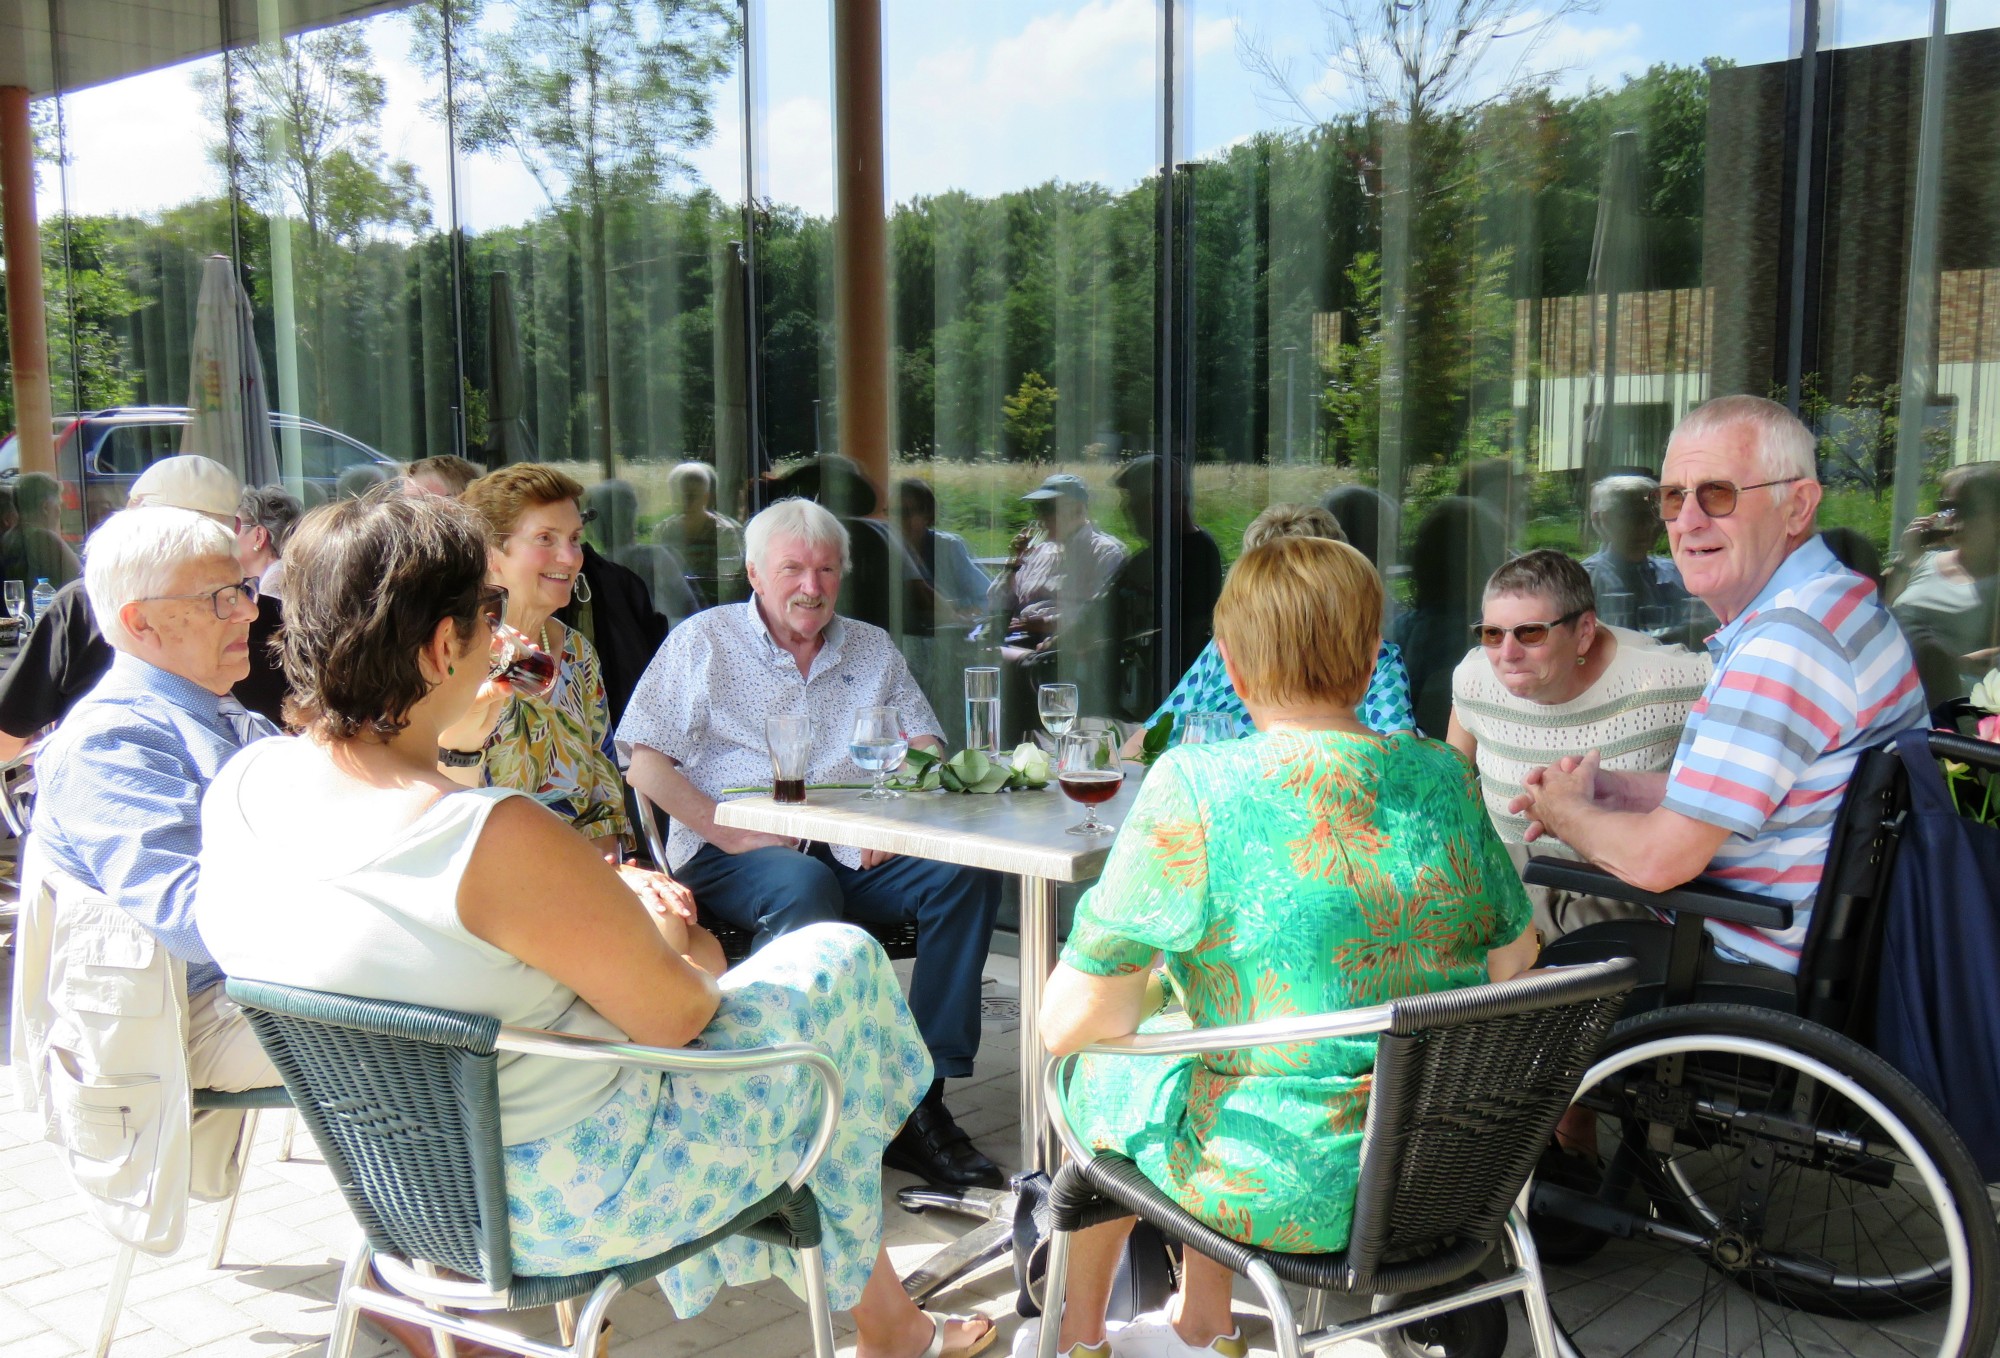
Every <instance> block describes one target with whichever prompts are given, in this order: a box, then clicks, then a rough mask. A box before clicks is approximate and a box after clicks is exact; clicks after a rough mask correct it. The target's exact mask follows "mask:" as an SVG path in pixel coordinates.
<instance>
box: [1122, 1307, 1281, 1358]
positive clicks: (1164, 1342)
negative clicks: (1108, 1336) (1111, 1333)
mask: <svg viewBox="0 0 2000 1358" xmlns="http://www.w3.org/2000/svg"><path fill="white" fill-rule="evenodd" d="M1108 1328H1109V1327H1107V1329H1108ZM1112 1352H1113V1353H1114V1354H1115V1355H1116V1358H1246V1355H1248V1354H1249V1352H1250V1342H1249V1341H1248V1340H1246V1339H1245V1338H1244V1337H1243V1327H1242V1326H1241V1325H1238V1326H1237V1327H1236V1330H1235V1333H1233V1334H1225V1335H1222V1336H1220V1337H1218V1338H1217V1339H1215V1340H1214V1341H1213V1342H1212V1343H1208V1344H1204V1345H1202V1346H1201V1347H1199V1348H1197V1347H1196V1346H1194V1345H1193V1344H1190V1343H1188V1342H1187V1341H1186V1340H1185V1339H1182V1338H1181V1336H1180V1331H1178V1330H1176V1329H1175V1328H1174V1323H1173V1322H1172V1321H1171V1320H1169V1319H1167V1313H1166V1312H1165V1311H1142V1312H1141V1313H1139V1314H1138V1315H1136V1316H1133V1317H1132V1319H1131V1320H1129V1321H1127V1322H1126V1323H1125V1324H1124V1325H1122V1326H1120V1327H1119V1329H1118V1338H1117V1341H1116V1342H1115V1343H1114V1344H1113V1345H1112Z"/></svg>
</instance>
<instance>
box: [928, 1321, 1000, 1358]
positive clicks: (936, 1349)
mask: <svg viewBox="0 0 2000 1358" xmlns="http://www.w3.org/2000/svg"><path fill="white" fill-rule="evenodd" d="M924 1315H925V1316H926V1317H927V1318H928V1319H929V1320H930V1322H931V1342H930V1343H929V1344H928V1345H927V1346H926V1347H925V1349H924V1351H923V1353H922V1354H921V1355H920V1358H944V1327H945V1326H947V1325H949V1324H951V1323H952V1322H953V1321H954V1320H957V1321H963V1322H965V1323H967V1324H970V1323H971V1322H973V1321H975V1320H984V1321H985V1322H986V1333H984V1334H982V1335H980V1336H979V1338H977V1339H975V1340H973V1341H972V1345H971V1347H970V1348H966V1349H961V1350H960V1351H959V1352H958V1353H957V1354H955V1355H954V1358H972V1355H973V1354H975V1353H980V1352H983V1351H984V1350H985V1348H986V1346H987V1345H988V1344H991V1343H992V1342H993V1341H994V1339H995V1338H996V1337H998V1335H999V1333H1000V1327H999V1326H998V1325H996V1324H994V1323H993V1321H992V1319H991V1318H990V1317H987V1316H981V1315H970V1316H960V1315H948V1314H946V1313H945V1312H943V1311H926V1312H924Z"/></svg>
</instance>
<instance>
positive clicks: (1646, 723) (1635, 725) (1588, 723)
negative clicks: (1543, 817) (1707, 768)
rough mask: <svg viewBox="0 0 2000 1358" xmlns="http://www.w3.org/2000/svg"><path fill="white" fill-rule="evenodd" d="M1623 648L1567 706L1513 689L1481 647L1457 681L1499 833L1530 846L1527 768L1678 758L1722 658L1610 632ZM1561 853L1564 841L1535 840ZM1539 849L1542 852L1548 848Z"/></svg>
mask: <svg viewBox="0 0 2000 1358" xmlns="http://www.w3.org/2000/svg"><path fill="white" fill-rule="evenodd" d="M1601 630H1603V631H1605V632H1609V633H1610V634H1611V635H1612V636H1613V637H1614V638H1616V640H1617V643H1618V648H1617V650H1616V651H1615V652H1614V653H1613V654H1612V657H1611V663H1610V664H1609V665H1608V666H1606V667H1605V670H1604V673H1603V674H1602V675H1600V676H1599V677H1598V680H1597V682H1596V683H1594V684H1592V685H1591V686H1590V687H1589V688H1587V689H1585V690H1584V691H1583V692H1582V693H1580V694H1578V695H1577V696H1576V697H1574V698H1572V699H1570V701H1568V702H1566V703H1537V702H1531V701H1529V700H1528V699H1526V698H1517V697H1515V696H1514V695H1513V694H1511V693H1509V692H1508V691H1507V689H1506V687H1505V686H1504V685H1502V684H1501V682H1500V680H1499V679H1498V678H1497V677H1496V676H1495V675H1494V673H1493V666H1492V664H1491V662H1489V661H1488V660H1487V658H1486V652H1485V651H1484V649H1482V648H1480V647H1474V648H1473V649H1472V650H1471V651H1470V652H1468V653H1467V655H1466V657H1465V659H1463V660H1461V661H1460V662H1459V664H1458V668H1457V670H1455V671H1454V672H1453V673H1452V676H1451V702H1452V710H1453V711H1454V712H1456V713H1457V715H1458V724H1459V725H1460V726H1462V727H1464V728H1465V729H1466V730H1467V731H1468V732H1470V733H1471V735H1472V738H1473V739H1474V740H1476V741H1478V742H1479V749H1478V760H1477V762H1478V765H1479V784H1480V788H1481V790H1482V791H1483V793H1484V794H1485V797H1486V812H1487V814H1488V815H1489V816H1491V817H1492V818H1493V828H1494V829H1496V830H1498V831H1499V832H1500V838H1501V839H1503V840H1505V841H1506V842H1507V843H1509V844H1519V843H1521V842H1522V840H1521V835H1522V831H1523V830H1524V829H1525V828H1526V826H1527V822H1526V821H1525V820H1524V819H1523V818H1521V817H1520V816H1512V815H1509V814H1508V813H1507V803H1508V802H1510V801H1512V800H1513V799H1514V798H1516V797H1518V796H1520V795H1521V779H1522V778H1523V777H1524V776H1525V775H1526V774H1527V772H1528V770H1530V769H1534V768H1539V767H1541V766H1542V765H1545V764H1553V763H1555V762H1556V761H1557V760H1558V759H1561V758H1563V757H1564V756H1566V755H1577V756H1581V755H1584V754H1587V753H1589V752H1590V751H1591V750H1596V751H1597V752H1598V758H1599V759H1600V760H1601V761H1602V762H1603V766H1604V767H1605V768H1607V769H1617V770H1620V771H1623V772H1633V773H1648V772H1654V771H1659V770H1664V769H1666V768H1667V767H1668V766H1669V765H1670V764H1672V763H1673V760H1674V749H1675V747H1676V746H1678V745H1679V743H1680V738H1681V728H1682V727H1683V726H1685V725H1686V724H1687V718H1688V709H1689V708H1690V707H1692V706H1693V705H1694V702H1695V700H1696V699H1697V698H1699V697H1701V695H1702V692H1703V690H1704V689H1706V688H1707V687H1708V676H1709V673H1710V671H1711V670H1713V669H1714V668H1715V662H1714V661H1712V660H1711V659H1709V657H1708V655H1707V653H1706V652H1701V653H1697V652H1693V651H1685V650H1682V649H1681V648H1680V647H1678V646H1662V645H1661V644H1660V643H1659V642H1657V641H1654V640H1653V639H1652V638H1651V637H1649V636H1647V635H1646V634H1645V633H1643V632H1629V631H1627V630H1625V629H1624V628H1622V627H1603V628H1601ZM1536 844H1537V846H1540V848H1545V849H1546V850H1548V851H1553V852H1558V853H1560V852H1562V851H1563V850H1562V848H1561V847H1560V846H1559V845H1558V843H1557V842H1556V841H1555V840H1552V839H1543V840H1537V841H1536ZM1540 848H1538V851H1540Z"/></svg>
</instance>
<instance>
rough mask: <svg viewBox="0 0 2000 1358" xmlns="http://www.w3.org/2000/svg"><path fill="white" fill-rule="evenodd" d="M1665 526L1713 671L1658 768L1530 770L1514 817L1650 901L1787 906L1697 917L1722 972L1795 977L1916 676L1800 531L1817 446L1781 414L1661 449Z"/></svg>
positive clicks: (1911, 712) (1856, 579)
mask: <svg viewBox="0 0 2000 1358" xmlns="http://www.w3.org/2000/svg"><path fill="white" fill-rule="evenodd" d="M1660 481H1661V485H1660V514H1661V517H1662V518H1664V519H1665V520H1666V521H1667V538H1668V541H1669V542H1670V544H1671V545H1672V547H1673V553H1674V562H1675V564H1676V565H1677V566H1679V567H1680V571H1681V578H1682V580H1683V581H1684V582H1685V583H1686V585H1687V588H1688V591H1689V592H1690V593H1692V594H1694V595H1695V596H1696V597H1698V598H1699V599H1700V600H1701V601H1702V602H1703V603H1705V604H1707V605H1708V606H1709V607H1710V608H1712V609H1714V610H1715V615H1716V617H1718V618H1720V619H1721V620H1722V627H1721V629H1720V630H1719V631H1717V632H1716V633H1715V634H1714V635H1713V636H1711V637H1710V638H1709V639H1708V649H1709V652H1710V654H1711V655H1713V656H1714V657H1715V673H1714V675H1713V677H1712V678H1711V679H1710V680H1709V683H1708V688H1707V691H1706V692H1704V693H1703V694H1702V696H1701V700H1700V701H1699V702H1697V703H1696V704H1695V705H1694V708H1693V710H1692V712H1691V713H1690V714H1689V716H1688V724H1687V729H1686V730H1685V731H1683V732H1682V734H1681V740H1680V747H1679V749H1678V750H1677V751H1676V752H1675V755H1674V762H1673V766H1672V767H1671V768H1670V769H1668V770H1667V772H1666V773H1664V774H1660V773H1652V774H1645V773H1613V772H1610V771H1607V770H1603V769H1600V768H1599V767H1598V764H1597V757H1596V755H1595V754H1594V753H1593V754H1591V755H1588V756H1586V757H1585V758H1584V759H1582V760H1581V761H1577V760H1565V761H1564V762H1563V764H1561V765H1558V766H1553V767H1550V768H1547V769H1544V770H1541V771H1539V772H1538V773H1531V774H1529V775H1528V778H1527V780H1526V781H1527V783H1528V787H1527V789H1526V791H1525V792H1524V793H1523V795H1522V796H1521V797H1519V798H1517V799H1516V800H1515V802H1514V803H1513V806H1512V809H1513V810H1514V811H1516V813H1518V814H1524V815H1526V816H1527V817H1528V819H1529V820H1530V822H1531V825H1530V827H1529V830H1528V833H1527V837H1528V839H1530V840H1533V839H1535V838H1538V837H1539V836H1540V835H1542V834H1549V835H1554V836H1555V837H1557V838H1559V839H1561V840H1562V841H1563V842H1564V843H1565V844H1567V845H1569V846H1570V847H1571V848H1572V849H1574V850H1576V851H1577V852H1578V853H1580V854H1581V855H1583V857H1585V858H1587V859H1589V860H1590V861H1591V862H1593V863H1596V864H1598V865H1599V866H1601V867H1604V868H1606V869H1608V870H1610V871H1611V872H1613V873H1615V874H1616V875H1618V876H1619V877H1621V878H1623V879H1624V880H1625V881H1628V882H1630V883H1632V884H1633V885H1634V886H1638V887H1642V888H1644V889H1646V890H1648V891H1667V890H1670V889H1671V888H1673V887H1676V886H1679V885H1681V884H1682V883H1683V882H1686V881H1688V880H1689V879H1690V878H1693V877H1696V876H1700V875H1704V874H1705V875H1707V876H1710V877H1714V878H1717V879H1720V880H1721V881H1724V882H1727V883H1728V884H1729V885H1731V886H1734V887H1738V888H1740V889H1742V890H1745V891H1753V892H1757V893H1759V894H1761V895H1766V896H1770V897H1772V898H1774V899H1777V900H1781V901H1786V902H1789V903H1791V904H1792V906H1793V907H1794V912H1795V913H1794V914H1793V918H1792V927H1791V928H1789V929H1785V930H1782V931H1780V930H1769V929H1753V928H1749V927H1747V926H1744V925H1737V924H1729V923H1724V922H1722V921H1719V920H1710V921H1709V922H1708V929H1709V932H1710V933H1711V934H1713V935H1714V936H1715V939H1716V942H1717V944H1718V945H1719V946H1720V947H1721V948H1722V949H1723V950H1724V951H1725V953H1727V954H1729V955H1731V956H1733V957H1734V958H1735V959H1738V960H1743V961H1749V962H1755V963H1760V964H1762V965H1764V966H1769V967H1776V968H1778V969H1780V970H1783V971H1789V972H1796V971H1797V970H1798V967H1799V950H1800V948H1801V946H1802V945H1803V944H1804V941H1805V936H1806V927H1807V925H1808V924H1809V923H1810V917H1811V905H1812V900H1813V896H1814V894H1815V892H1816V891H1817V890H1818V888H1819V879H1820V874H1821V871H1822V869H1823V868H1824V866H1825V863H1826V852H1827V846H1828V844H1829V842H1830V841H1831V839H1832V836H1833V821H1834V816H1835V814H1836V813H1837V811H1838V808H1839V805H1840V797H1841V794H1842V792H1844V791H1845V790H1846V787H1847V782H1848V778H1849V777H1850V775H1851V774H1852V772H1853V769H1854V763H1855V760H1856V759H1857V758H1858V757H1859V755H1860V753H1861V751H1862V750H1864V749H1867V748H1868V747H1869V746H1871V745H1875V744H1878V743H1880V742H1881V741H1883V740H1886V739H1887V738H1888V737H1890V736H1891V735H1894V734H1895V733H1896V732H1898V731H1901V730H1904V729H1906V728H1908V727H1911V726H1916V725H1918V724H1920V723H1921V722H1922V721H1923V720H1924V704H1923V690H1922V688H1921V686H1920V685H1919V683H1918V681H1917V669H1916V661H1915V659H1914V657H1913V656H1912V655H1911V652H1910V647H1909V645H1908V643H1907V642H1905V641H1904V639H1903V634H1902V633H1901V631H1899V630H1898V629H1897V627H1896V624H1895V622H1894V620H1893V619H1891V617H1890V616H1889V612H1888V610H1887V609H1886V608H1884V607H1883V606H1882V601H1881V599H1880V598H1878V597H1877V595H1876V592H1875V587H1874V585H1872V584H1870V583H1869V582H1868V581H1867V580H1865V579H1863V578H1862V577H1861V576H1859V575H1856V574H1854V573H1853V572H1852V571H1849V570H1848V569H1846V568H1845V567H1844V566H1842V565H1840V563H1839V562H1837V561H1835V560H1834V557H1833V553H1832V552H1830V551H1828V550H1827V548H1826V545H1825V544H1824V543H1823V542H1821V541H1820V538H1819V534H1818V532H1817V530H1816V529H1815V527H1814V523H1813V517H1814V515H1815V513H1816V512H1817V511H1818V509H1819V501H1820V485H1819V478H1818V472H1817V469H1816V459H1815V456H1814V443H1813V436H1812V433H1811V431H1809V430H1808V429H1807V428H1806V427H1805V426H1804V425H1803V424H1801V423H1799V421H1798V418H1797V417H1796V416H1794V415H1793V414H1792V413H1791V412H1790V411H1788V410H1786V409H1785V408H1784V407H1783V406H1781V405H1779V404H1777V403H1776V402H1774V401H1767V400H1764V399H1763V398H1761V397H1757V396H1724V397H1719V398H1718V399H1716V400H1713V401H1709V402H1707V403H1706V404H1704V405H1702V406H1700V407H1698V408H1696V409H1695V410H1693V411H1690V412H1689V413H1688V415H1687V417H1686V418H1685V419H1683V420H1682V421H1681V423H1680V425H1679V426H1678V427H1677V428H1676V429H1675V430H1674V434H1673V438H1672V439H1671V440H1670V441H1669V442H1668V444H1667V457H1666V465H1665V467H1664V469H1663V470H1662V472H1661V477H1660Z"/></svg>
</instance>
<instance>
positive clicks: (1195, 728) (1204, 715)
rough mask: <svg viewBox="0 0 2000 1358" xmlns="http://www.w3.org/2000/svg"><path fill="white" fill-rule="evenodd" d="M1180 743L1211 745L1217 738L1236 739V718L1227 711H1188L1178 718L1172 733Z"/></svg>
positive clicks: (1177, 742)
mask: <svg viewBox="0 0 2000 1358" xmlns="http://www.w3.org/2000/svg"><path fill="white" fill-rule="evenodd" d="M1174 734H1175V735H1176V736H1177V737H1178V739H1177V740H1176V742H1175V743H1176V744H1180V745H1213V744H1215V743H1216V742H1217V741H1219V740H1234V739H1236V718H1234V717H1232V716H1230V715H1229V714H1228V713H1227V712H1190V713H1188V714H1187V715H1186V716H1184V717H1182V718H1181V719H1180V728H1179V729H1178V730H1177V731H1176V732H1175V733H1174Z"/></svg>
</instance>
